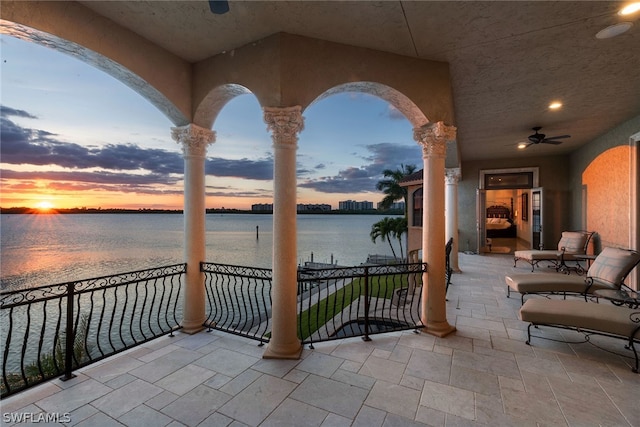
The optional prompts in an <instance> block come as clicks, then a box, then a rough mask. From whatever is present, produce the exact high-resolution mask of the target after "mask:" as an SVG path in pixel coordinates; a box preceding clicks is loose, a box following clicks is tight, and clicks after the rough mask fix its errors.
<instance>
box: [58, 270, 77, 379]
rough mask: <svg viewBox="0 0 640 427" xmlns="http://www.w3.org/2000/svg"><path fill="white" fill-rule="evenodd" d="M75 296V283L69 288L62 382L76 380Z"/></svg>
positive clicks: (70, 284)
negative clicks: (74, 365) (74, 351)
mask: <svg viewBox="0 0 640 427" xmlns="http://www.w3.org/2000/svg"><path fill="white" fill-rule="evenodd" d="M74 295H75V282H71V283H69V285H68V287H67V326H66V328H65V334H66V337H65V338H66V340H65V349H64V376H63V377H62V378H60V379H61V380H62V381H67V380H70V379H71V378H74V377H75V375H74V374H73V372H72V371H73V347H74V345H73V342H74V341H75V333H74V331H73V311H74V310H73V308H74V307H73V297H74Z"/></svg>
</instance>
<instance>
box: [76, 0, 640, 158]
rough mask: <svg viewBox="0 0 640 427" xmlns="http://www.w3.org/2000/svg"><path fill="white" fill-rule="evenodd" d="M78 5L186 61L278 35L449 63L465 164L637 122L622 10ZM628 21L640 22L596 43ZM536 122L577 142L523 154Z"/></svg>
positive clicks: (638, 79) (638, 88) (637, 66)
mask: <svg viewBox="0 0 640 427" xmlns="http://www.w3.org/2000/svg"><path fill="white" fill-rule="evenodd" d="M81 3H83V4H84V5H85V6H86V7H88V8H90V9H92V10H93V11H95V12H96V13H98V14H100V15H104V16H105V17H107V18H109V19H111V20H113V21H115V22H116V23H117V24H119V25H121V26H123V27H126V28H128V29H129V30H131V31H133V32H136V33H138V34H140V35H141V36H143V37H144V38H146V39H148V40H150V41H151V42H153V43H155V44H157V45H159V46H161V47H162V48H164V49H166V50H168V51H170V52H172V53H173V54H175V55H177V56H179V57H181V58H183V59H185V60H187V61H189V62H197V61H200V60H203V59H206V58H208V57H211V56H213V55H216V54H219V53H221V52H223V51H230V50H232V49H234V48H238V47H241V46H243V45H246V44H248V43H251V42H253V41H257V40H260V39H262V38H265V37H267V36H269V35H271V34H274V33H278V32H287V33H292V34H298V35H302V36H307V37H314V38H318V39H324V40H328V41H333V42H339V43H344V44H349V45H353V46H359V47H366V48H371V49H377V50H382V51H386V52H392V53H396V54H400V55H406V56H412V57H418V58H423V59H433V60H439V61H446V62H448V63H449V64H450V67H451V74H452V79H453V81H452V84H453V91H454V102H455V114H456V123H455V125H456V126H457V127H458V144H459V146H460V150H461V157H462V160H463V161H465V160H473V159H486V158H499V157H514V156H527V155H536V156H538V155H553V154H560V153H568V152H571V151H573V150H575V149H576V148H577V147H579V146H580V145H582V144H585V143H587V142H589V141H590V140H592V139H594V138H596V137H598V136H599V135H602V134H603V133H605V132H607V130H609V129H611V128H613V127H615V126H617V125H619V124H620V123H622V122H624V121H626V120H628V119H630V118H632V117H634V116H637V115H639V114H640V13H636V16H633V17H631V18H628V17H627V18H625V19H623V18H621V17H620V16H618V15H617V14H616V12H617V10H618V9H619V8H620V7H621V6H622V5H623V4H624V2H594V1H583V2H567V1H559V2H549V1H517V2H505V1H489V2H477V1H448V2H435V1H416V2H414V1H381V2H372V1H355V2H345V1H320V2H315V1H233V0H232V1H230V11H229V12H228V13H226V14H224V15H214V14H213V13H211V12H210V10H209V5H208V2H207V1H206V0H199V1H157V2H149V1H82V2H81ZM621 20H627V21H635V23H634V26H633V27H632V28H631V30H630V31H628V32H627V33H625V34H622V35H620V36H618V37H615V38H611V39H605V40H599V39H596V38H595V34H596V33H597V32H598V31H600V30H602V29H603V28H605V27H607V26H609V25H611V24H615V23H617V22H619V21H621ZM553 100H560V101H562V102H563V103H564V107H563V109H562V110H560V111H555V112H551V111H549V110H548V109H547V106H548V104H549V103H550V102H551V101H553ZM533 126H542V127H543V130H542V132H543V133H545V134H547V136H554V135H559V134H570V135H571V136H572V137H571V138H569V139H565V140H564V141H565V142H564V143H563V144H562V145H558V146H553V145H537V146H531V147H529V148H528V149H527V150H525V151H524V152H523V151H521V150H517V149H516V147H515V145H516V143H517V142H519V141H523V140H525V139H526V137H527V135H529V134H531V133H533V132H532V131H531V128H532V127H533ZM638 131H640V129H638Z"/></svg>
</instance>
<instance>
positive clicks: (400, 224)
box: [391, 217, 408, 260]
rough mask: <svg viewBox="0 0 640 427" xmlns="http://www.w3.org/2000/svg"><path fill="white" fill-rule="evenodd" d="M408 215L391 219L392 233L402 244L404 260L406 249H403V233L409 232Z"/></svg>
mask: <svg viewBox="0 0 640 427" xmlns="http://www.w3.org/2000/svg"><path fill="white" fill-rule="evenodd" d="M407 229H408V227H407V217H396V218H393V219H392V220H391V234H392V235H393V237H395V238H396V239H398V245H399V246H400V259H402V260H404V251H403V250H402V235H403V234H405V233H406V232H407Z"/></svg>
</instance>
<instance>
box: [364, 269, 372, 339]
mask: <svg viewBox="0 0 640 427" xmlns="http://www.w3.org/2000/svg"><path fill="white" fill-rule="evenodd" d="M369 298H370V296H369V267H365V268H364V336H363V337H362V340H363V341H371V338H369Z"/></svg>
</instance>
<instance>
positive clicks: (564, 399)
mask: <svg viewBox="0 0 640 427" xmlns="http://www.w3.org/2000/svg"><path fill="white" fill-rule="evenodd" d="M512 265H513V261H512V257H511V256H509V255H484V256H481V255H467V254H460V267H461V269H462V273H460V274H455V275H454V276H453V280H452V285H451V287H450V288H449V294H448V303H447V304H448V320H449V322H450V323H452V324H455V325H456V327H457V332H456V333H455V334H452V335H450V336H448V337H446V338H435V337H433V336H430V335H428V334H424V333H421V334H414V333H413V332H403V333H391V334H384V335H374V336H373V337H372V338H373V340H372V341H371V342H363V341H362V340H361V339H347V340H342V341H333V342H329V343H321V344H317V345H316V347H315V349H314V350H310V349H306V348H305V350H304V352H303V355H302V358H301V359H300V360H295V361H291V360H267V359H262V358H261V356H262V353H263V348H260V347H258V346H257V345H256V344H257V343H256V342H254V341H251V340H246V339H243V338H240V337H236V336H233V335H228V334H224V333H221V332H211V333H207V332H201V333H199V334H196V335H191V336H190V335H185V334H177V335H176V336H174V337H163V338H160V339H157V340H154V341H152V342H150V343H147V344H145V345H143V346H140V347H138V348H135V349H132V350H129V351H128V352H125V353H122V354H120V355H117V356H114V357H112V358H109V359H107V360H104V361H102V362H100V363H98V364H95V365H92V366H89V367H86V368H84V369H81V370H79V371H78V372H77V377H76V378H74V379H72V380H70V381H67V382H62V381H60V380H54V381H51V382H49V383H46V384H43V385H40V386H38V387H36V388H34V389H31V390H27V391H25V392H22V393H19V394H17V395H15V396H12V397H10V398H7V399H4V400H3V401H2V402H0V403H1V405H2V414H3V421H2V422H3V425H10V424H11V422H10V421H8V420H9V418H8V417H9V416H10V415H11V414H13V415H14V416H15V415H16V414H31V415H30V416H32V417H33V418H34V419H37V416H38V415H37V414H43V415H48V416H51V415H52V414H54V415H55V414H57V415H58V416H61V417H62V416H63V415H64V414H68V415H69V418H70V422H69V423H68V425H77V426H100V427H103V426H119V425H127V426H145V427H146V426H181V425H186V426H244V425H248V426H257V425H260V426H349V425H353V426H366V427H372V426H418V425H431V426H466V425H474V426H478V425H479V426H482V425H486V426H536V425H537V426H567V425H569V426H599V425H606V426H640V375H639V374H634V373H632V372H631V370H630V364H631V363H632V359H629V358H626V357H622V356H619V355H615V354H612V353H609V352H608V351H606V350H610V351H616V352H618V353H620V354H626V355H627V356H629V355H630V352H629V351H628V350H625V349H624V348H623V344H624V342H623V341H621V340H614V339H608V338H602V337H594V338H593V339H592V343H586V344H577V345H576V344H567V343H564V342H557V341H550V340H543V339H534V340H533V346H528V345H526V344H525V342H524V341H525V336H526V324H525V323H523V322H521V321H519V320H518V318H517V311H518V308H519V305H520V298H519V296H513V297H512V298H509V299H508V298H506V291H505V286H506V285H505V284H504V275H505V274H507V273H509V272H512V271H514V268H513V267H512ZM526 270H527V267H526V266H522V268H518V271H523V272H524V271H526ZM541 270H543V271H548V272H549V274H557V273H555V272H554V271H553V270H552V269H545V268H541ZM538 333H540V334H544V335H546V336H548V337H555V338H563V339H572V340H576V339H579V338H580V336H579V335H578V334H577V333H575V332H569V331H565V332H563V336H560V332H558V330H551V329H546V330H545V329H541V330H540V331H538ZM594 344H595V345H594ZM34 424H35V423H34ZM37 424H38V425H46V423H37ZM20 425H22V424H20Z"/></svg>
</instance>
